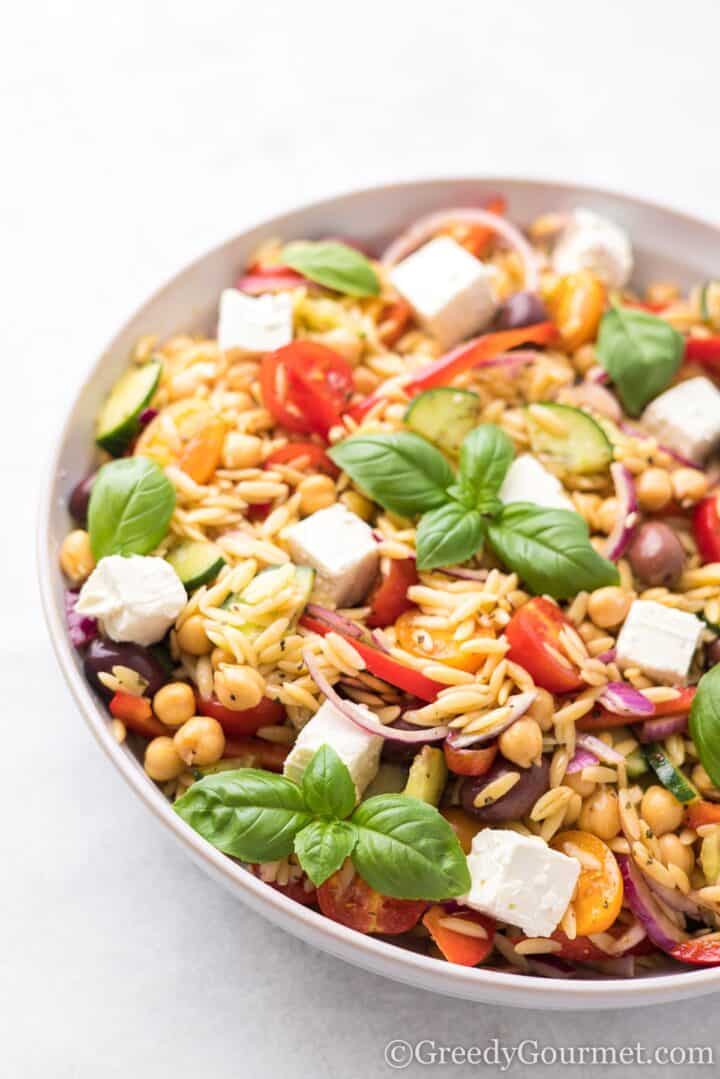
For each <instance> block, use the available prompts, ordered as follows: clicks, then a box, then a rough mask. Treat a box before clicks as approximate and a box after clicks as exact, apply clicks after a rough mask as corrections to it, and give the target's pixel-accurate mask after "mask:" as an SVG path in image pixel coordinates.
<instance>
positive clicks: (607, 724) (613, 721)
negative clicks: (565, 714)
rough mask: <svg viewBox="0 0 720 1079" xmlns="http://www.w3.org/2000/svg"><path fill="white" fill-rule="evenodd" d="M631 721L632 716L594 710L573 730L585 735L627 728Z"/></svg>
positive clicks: (578, 722)
mask: <svg viewBox="0 0 720 1079" xmlns="http://www.w3.org/2000/svg"><path fill="white" fill-rule="evenodd" d="M652 718H653V719H654V718H655V717H654V716H653V717H652ZM631 721H632V716H621V715H618V714H617V712H606V711H605V709H604V708H596V709H594V710H593V711H592V712H588V714H587V715H586V716H581V717H580V719H579V720H578V721H577V723H576V724H575V728H576V730H578V731H582V732H583V733H584V734H587V733H591V732H592V731H607V730H612V728H613V727H627V726H628V724H629V723H630V722H631Z"/></svg>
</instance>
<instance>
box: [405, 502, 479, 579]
mask: <svg viewBox="0 0 720 1079" xmlns="http://www.w3.org/2000/svg"><path fill="white" fill-rule="evenodd" d="M484 537H485V523H484V521H483V518H482V515H481V514H480V513H479V512H478V511H477V510H469V509H467V507H466V506H463V505H462V503H460V502H447V503H446V504H445V505H444V506H438V508H437V509H435V510H431V511H430V512H429V513H425V514H423V516H422V517H421V519H420V524H419V525H418V529H417V567H418V569H434V568H435V566H455V565H457V563H458V562H466V561H467V560H468V558H470V557H471V556H472V555H474V554H476V552H477V551H479V550H480V548H481V547H482V545H483V539H484Z"/></svg>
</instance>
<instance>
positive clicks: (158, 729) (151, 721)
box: [108, 692, 172, 738]
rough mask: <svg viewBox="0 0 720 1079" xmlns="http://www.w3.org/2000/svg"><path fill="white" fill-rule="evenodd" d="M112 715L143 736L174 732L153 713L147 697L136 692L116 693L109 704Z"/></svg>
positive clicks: (153, 736)
mask: <svg viewBox="0 0 720 1079" xmlns="http://www.w3.org/2000/svg"><path fill="white" fill-rule="evenodd" d="M108 707H109V708H110V715H112V716H114V717H115V719H121V720H122V722H123V723H124V724H125V726H126V727H128V728H129V729H130V730H131V731H135V734H141V735H142V736H143V738H157V737H158V736H159V735H163V734H172V732H171V731H169V730H168V728H167V727H166V726H165V725H164V724H163V723H161V722H160V720H159V719H156V718H155V716H154V715H153V712H152V708H151V707H150V701H149V700H148V699H147V697H138V696H136V695H135V694H134V693H123V692H119V693H116V694H115V696H114V697H113V698H112V700H111V701H110V704H109V706H108Z"/></svg>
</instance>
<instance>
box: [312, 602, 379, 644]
mask: <svg viewBox="0 0 720 1079" xmlns="http://www.w3.org/2000/svg"><path fill="white" fill-rule="evenodd" d="M305 611H306V613H307V614H309V615H310V617H311V618H319V619H320V621H321V622H325V624H326V625H328V626H330V628H331V629H334V630H337V632H338V633H344V634H345V636H346V637H357V638H360V637H364V636H365V633H364V631H363V628H362V626H359V625H358V624H357V622H353V620H352V619H351V618H346V617H345V615H342V614H338V613H337V611H331V610H330V608H329V607H321V606H320V605H319V604H318V603H308V604H307V605H306V607H305Z"/></svg>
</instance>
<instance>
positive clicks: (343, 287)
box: [280, 240, 380, 296]
mask: <svg viewBox="0 0 720 1079" xmlns="http://www.w3.org/2000/svg"><path fill="white" fill-rule="evenodd" d="M280 258H281V259H282V261H283V262H284V263H285V265H286V266H290V267H291V268H292V269H293V270H297V271H298V272H299V273H301V274H304V276H305V277H309V278H310V280H311V281H317V283H318V284H319V285H324V286H325V287H326V288H331V289H334V291H335V292H344V293H345V294H346V295H348V296H377V295H378V293H379V292H380V281H379V279H378V276H377V274H376V273H375V270H374V269H373V267H372V263H371V262H370V260H369V259H367V258H366V257H365V255H363V254H362V252H361V251H358V250H357V249H356V248H354V247H349V246H348V245H347V244H342V243H337V242H335V241H330V240H328V241H325V242H321V243H312V242H309V241H297V242H296V243H291V244H287V246H286V247H284V248H283V249H282V252H281V254H280Z"/></svg>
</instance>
